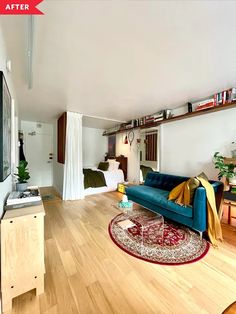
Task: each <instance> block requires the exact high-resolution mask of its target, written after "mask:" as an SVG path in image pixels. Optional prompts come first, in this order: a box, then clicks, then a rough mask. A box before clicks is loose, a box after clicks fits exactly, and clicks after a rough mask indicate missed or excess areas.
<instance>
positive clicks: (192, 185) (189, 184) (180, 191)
mask: <svg viewBox="0 0 236 314" xmlns="http://www.w3.org/2000/svg"><path fill="white" fill-rule="evenodd" d="M199 185H200V182H199V181H198V179H196V178H190V179H188V180H187V181H184V182H182V183H180V184H179V185H177V186H176V187H174V188H173V189H172V190H171V191H170V193H169V197H168V199H169V201H172V200H175V202H176V203H177V204H179V205H192V203H193V198H194V192H195V190H196V189H197V188H198V187H199Z"/></svg>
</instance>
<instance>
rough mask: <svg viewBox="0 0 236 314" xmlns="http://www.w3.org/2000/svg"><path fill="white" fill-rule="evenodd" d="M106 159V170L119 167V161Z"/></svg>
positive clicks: (113, 169)
mask: <svg viewBox="0 0 236 314" xmlns="http://www.w3.org/2000/svg"><path fill="white" fill-rule="evenodd" d="M107 161H108V162H109V167H108V171H115V170H118V169H119V165H120V163H119V162H118V161H116V160H115V159H108V160H107Z"/></svg>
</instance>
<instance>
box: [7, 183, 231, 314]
mask: <svg viewBox="0 0 236 314" xmlns="http://www.w3.org/2000/svg"><path fill="white" fill-rule="evenodd" d="M51 193H53V194H54V193H55V192H54V191H53V190H52V189H43V191H42V194H51ZM55 195H56V197H55V198H54V199H53V200H48V201H45V202H44V206H45V210H46V217H45V262H46V275H45V293H44V294H43V295H40V296H38V297H36V296H35V292H34V291H31V292H28V293H26V294H24V295H22V296H19V297H17V298H16V299H15V300H14V302H13V309H12V311H11V313H14V314H19V313H21V314H28V313H30V314H56V313H59V314H70V313H78V314H93V313H94V314H97V313H102V314H105V313H108V314H113V313H117V314H151V313H154V314H169V313H170V314H171V313H173V314H191V313H193V314H221V313H222V311H223V310H224V309H225V308H226V307H227V306H228V305H229V304H231V303H232V302H234V301H235V300H236V292H235V291H236V262H235V260H236V228H234V227H231V226H228V225H225V224H223V234H224V242H223V243H222V244H221V245H220V248H219V249H213V248H210V251H209V253H208V254H207V255H206V256H205V257H204V258H203V259H202V260H200V261H199V262H196V263H193V264H189V265H182V266H161V265H155V264H151V263H147V262H144V261H141V260H138V259H136V258H134V257H132V256H130V255H128V254H126V253H125V252H123V251H122V250H120V249H119V248H118V247H117V246H116V245H115V244H114V243H113V242H112V240H111V239H110V237H109V234H108V224H109V222H110V220H111V219H112V218H113V217H114V216H115V215H117V214H118V213H119V210H118V209H117V208H116V206H115V205H116V204H117V201H118V200H120V199H121V197H122V195H121V194H119V193H117V192H111V193H104V194H100V195H91V196H88V197H86V198H85V200H81V201H73V202H72V201H69V202H63V201H61V200H60V199H59V197H58V195H57V194H55ZM29 267H30V266H29Z"/></svg>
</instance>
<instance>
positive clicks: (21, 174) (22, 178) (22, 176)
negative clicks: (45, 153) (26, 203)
mask: <svg viewBox="0 0 236 314" xmlns="http://www.w3.org/2000/svg"><path fill="white" fill-rule="evenodd" d="M27 166H28V162H27V161H26V160H21V161H20V162H19V166H18V167H17V169H18V173H15V175H16V176H17V178H18V182H17V183H16V189H17V191H25V190H26V189H27V182H28V180H29V178H30V175H29V171H28V169H27Z"/></svg>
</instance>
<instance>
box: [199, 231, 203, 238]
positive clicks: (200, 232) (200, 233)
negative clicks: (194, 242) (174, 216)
mask: <svg viewBox="0 0 236 314" xmlns="http://www.w3.org/2000/svg"><path fill="white" fill-rule="evenodd" d="M202 234H203V232H202V231H199V235H200V239H201V240H202Z"/></svg>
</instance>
